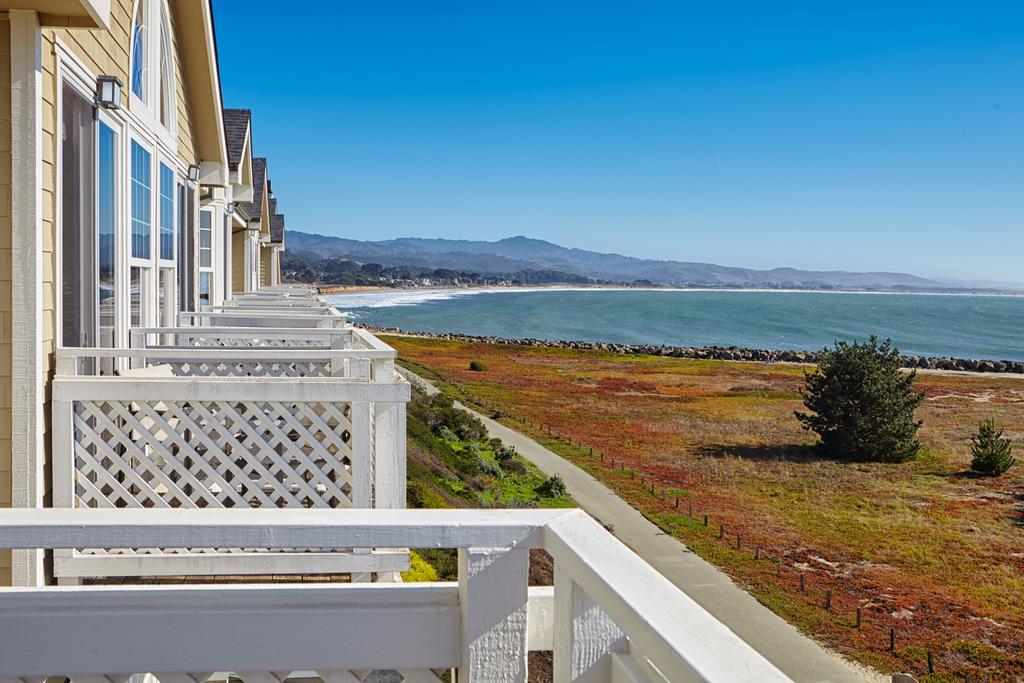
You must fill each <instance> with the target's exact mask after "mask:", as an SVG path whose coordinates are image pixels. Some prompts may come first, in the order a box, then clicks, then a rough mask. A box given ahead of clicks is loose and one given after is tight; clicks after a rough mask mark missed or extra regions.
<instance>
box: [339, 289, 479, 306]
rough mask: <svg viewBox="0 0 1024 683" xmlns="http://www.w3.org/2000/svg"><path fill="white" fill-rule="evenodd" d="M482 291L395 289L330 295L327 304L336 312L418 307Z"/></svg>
mask: <svg viewBox="0 0 1024 683" xmlns="http://www.w3.org/2000/svg"><path fill="white" fill-rule="evenodd" d="M484 291H486V290H482V289H413V290H409V289H396V290H387V291H376V292H353V293H352V294H332V295H330V296H327V297H326V299H327V301H328V303H330V304H332V305H333V306H334V307H335V308H337V309H338V310H344V309H351V308H392V307H395V306H419V305H420V304H425V303H429V302H432V301H447V300H449V299H458V298H460V297H464V296H472V295H474V294H480V293H481V292H484Z"/></svg>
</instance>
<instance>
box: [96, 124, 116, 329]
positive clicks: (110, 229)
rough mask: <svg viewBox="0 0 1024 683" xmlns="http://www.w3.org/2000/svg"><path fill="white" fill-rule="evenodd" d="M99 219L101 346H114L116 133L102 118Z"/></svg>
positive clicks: (100, 126) (99, 149)
mask: <svg viewBox="0 0 1024 683" xmlns="http://www.w3.org/2000/svg"><path fill="white" fill-rule="evenodd" d="M97 154H98V157H99V158H98V163H97V170H98V188H97V192H96V203H97V208H96V219H97V232H98V233H99V282H98V285H99V297H98V299H99V328H100V338H99V345H100V346H108V347H112V346H114V329H115V327H116V323H117V296H116V294H117V287H116V284H115V283H116V282H117V278H116V276H117V255H116V254H117V252H116V249H115V247H116V240H117V238H116V236H115V235H116V230H117V213H116V208H115V207H116V206H117V175H116V164H117V136H116V134H115V133H114V130H113V129H112V128H111V127H110V126H108V125H107V124H105V123H103V122H102V121H100V124H99V141H98V145H97Z"/></svg>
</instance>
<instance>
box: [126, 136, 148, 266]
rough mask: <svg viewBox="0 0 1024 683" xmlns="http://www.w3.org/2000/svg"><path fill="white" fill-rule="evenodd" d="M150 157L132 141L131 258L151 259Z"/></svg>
mask: <svg viewBox="0 0 1024 683" xmlns="http://www.w3.org/2000/svg"><path fill="white" fill-rule="evenodd" d="M151 159H152V157H151V156H150V154H149V152H147V151H146V149H145V148H144V147H143V146H142V145H140V144H139V143H137V142H136V141H135V140H132V183H131V186H132V256H133V257H134V258H142V259H150V258H153V255H152V253H151V252H150V249H149V239H150V233H151V231H152V228H153V224H152V218H150V209H151V206H152V201H153V198H152V191H153V183H152V168H151V167H150V162H151Z"/></svg>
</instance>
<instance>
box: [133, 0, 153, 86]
mask: <svg viewBox="0 0 1024 683" xmlns="http://www.w3.org/2000/svg"><path fill="white" fill-rule="evenodd" d="M148 4H149V3H148V2H147V0H139V5H138V7H137V8H136V10H135V21H134V23H133V24H132V92H133V93H135V96H136V97H138V98H139V99H140V100H142V101H143V102H145V101H146V89H147V88H146V80H147V79H146V76H147V75H148V66H149V54H148V50H149V22H148V19H147V10H148V9H149V7H148Z"/></svg>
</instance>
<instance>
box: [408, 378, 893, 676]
mask: <svg viewBox="0 0 1024 683" xmlns="http://www.w3.org/2000/svg"><path fill="white" fill-rule="evenodd" d="M401 372H402V374H404V375H405V376H406V377H407V378H409V380H410V381H412V382H416V383H417V384H419V385H420V386H422V387H424V389H426V390H427V392H428V393H431V394H433V393H436V392H437V389H436V388H435V387H433V386H432V385H430V384H429V383H428V382H426V381H425V380H423V379H422V378H421V377H419V376H417V375H414V374H412V373H411V372H408V371H406V370H405V369H401ZM462 407H463V408H465V409H466V410H468V411H469V412H471V413H473V414H474V415H476V416H477V417H479V418H480V419H481V420H482V421H483V423H484V425H486V426H487V429H488V430H489V431H490V433H491V436H496V437H498V438H499V439H501V440H502V441H504V442H505V443H506V444H509V445H512V446H515V448H516V450H517V451H518V452H519V454H520V455H522V456H523V457H524V458H526V459H527V460H529V461H531V462H533V463H534V464H536V465H537V467H539V468H540V469H541V471H543V472H544V473H545V474H547V475H548V476H551V475H553V474H558V475H560V476H561V477H562V479H563V480H564V481H565V484H566V486H567V487H568V489H569V493H570V495H572V497H573V498H574V499H575V500H576V502H578V503H579V504H580V506H581V507H582V508H583V509H584V510H586V511H587V512H588V513H590V515H592V516H593V517H596V518H598V519H599V520H601V522H602V523H604V524H610V525H612V526H613V527H614V529H615V535H616V536H617V537H618V538H619V540H621V541H622V542H623V543H625V544H626V545H627V546H629V547H630V548H631V549H632V550H633V552H635V553H636V554H637V555H639V556H640V557H642V558H643V559H644V560H646V561H647V562H648V563H649V564H650V565H651V566H653V567H654V568H655V569H657V570H658V571H659V572H661V573H662V574H663V575H664V576H665V577H666V578H668V580H669V581H671V582H672V583H674V584H675V585H676V586H678V587H679V588H680V589H681V590H682V591H683V592H684V593H686V594H687V595H689V596H690V597H691V598H693V599H694V600H695V601H696V602H697V603H698V604H699V605H700V606H701V607H703V608H704V609H706V610H707V611H708V612H710V613H711V614H713V615H714V616H715V617H716V618H717V619H718V620H719V621H721V622H723V623H724V624H726V625H727V626H728V627H729V628H731V629H732V630H733V632H735V633H736V634H737V635H738V636H740V637H741V638H743V640H745V641H746V642H747V643H749V644H750V645H751V646H752V647H753V648H754V649H755V650H757V651H758V652H760V653H761V654H762V655H764V656H765V657H766V658H767V659H768V660H769V661H771V662H772V663H773V664H775V666H777V667H779V668H780V669H781V670H782V671H783V672H784V673H786V674H787V675H788V676H790V677H791V678H792V679H793V680H795V681H801V682H802V681H815V682H819V681H821V682H830V683H831V682H838V681H843V682H846V681H850V682H852V681H858V682H860V681H865V680H885V679H884V678H882V677H880V676H879V675H877V674H875V675H872V674H873V672H869V671H866V670H863V669H861V668H859V667H858V668H854V667H855V665H851V664H849V663H847V662H846V661H844V660H843V659H841V658H840V657H838V656H837V655H834V654H832V653H829V652H827V651H825V650H824V649H823V648H822V647H821V646H820V645H818V644H817V643H815V642H814V641H813V640H811V639H810V638H808V637H806V636H804V635H803V634H801V633H800V632H799V631H797V630H796V629H795V628H794V627H793V626H790V625H789V624H788V623H786V622H785V621H784V620H783V619H782V618H780V617H778V616H776V615H775V614H774V613H773V612H772V611H771V610H769V609H768V608H767V607H765V606H764V605H762V604H761V603H759V602H758V601H757V600H755V599H754V598H752V597H751V596H750V595H748V594H747V593H746V592H745V591H743V590H742V589H740V588H738V587H737V586H736V584H734V583H733V582H732V580H731V579H730V578H729V577H728V576H727V575H726V574H724V573H723V572H721V571H719V570H718V569H717V568H715V567H714V566H712V565H711V564H709V563H708V562H706V561H704V560H703V559H701V558H700V557H698V556H697V555H696V554H695V553H693V552H691V551H690V550H689V549H688V548H687V547H686V546H685V545H683V544H682V543H680V542H679V541H677V540H676V539H675V538H673V537H672V536H669V535H668V534H666V533H665V532H664V531H662V530H661V529H659V528H658V527H657V526H655V525H654V524H653V523H652V522H650V521H649V520H647V518H645V517H644V516H643V515H642V514H640V513H639V512H637V511H636V510H635V509H634V508H633V507H632V506H630V505H629V504H628V503H626V502H625V501H623V500H622V499H621V498H619V497H618V496H617V495H615V494H614V493H613V492H612V491H611V490H610V489H608V488H607V487H606V486H605V485H604V484H602V483H601V482H599V481H598V480H597V479H595V478H594V477H592V476H591V475H589V474H587V473H586V472H584V471H583V470H581V469H580V468H578V467H576V466H575V465H573V464H572V463H570V462H569V461H567V460H565V459H564V458H562V457H561V456H558V455H556V454H555V453H553V452H551V451H549V450H548V449H546V448H544V447H543V446H541V445H540V444H539V443H537V442H536V441H534V440H533V439H530V438H529V437H526V436H524V435H522V434H520V433H519V432H517V431H514V430H512V429H510V428H508V427H506V426H505V425H503V424H501V423H499V422H495V421H494V420H492V419H490V418H488V417H486V416H484V415H481V414H480V413H477V412H475V411H473V410H472V409H470V408H466V407H465V406H462Z"/></svg>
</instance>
